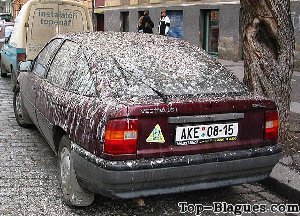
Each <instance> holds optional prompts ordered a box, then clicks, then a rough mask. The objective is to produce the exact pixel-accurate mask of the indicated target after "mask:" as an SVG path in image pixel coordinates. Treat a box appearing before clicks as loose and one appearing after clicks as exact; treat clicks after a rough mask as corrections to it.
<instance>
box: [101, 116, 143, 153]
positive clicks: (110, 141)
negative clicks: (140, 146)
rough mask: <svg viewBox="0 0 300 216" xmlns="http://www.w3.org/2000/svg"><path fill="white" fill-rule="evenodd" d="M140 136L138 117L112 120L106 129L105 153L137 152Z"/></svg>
mask: <svg viewBox="0 0 300 216" xmlns="http://www.w3.org/2000/svg"><path fill="white" fill-rule="evenodd" d="M137 136H138V120H137V119H117V120H110V121H109V122H108V124H107V126H106V130H105V143H104V153H107V154H112V155H120V154H135V153H136V144H137Z"/></svg>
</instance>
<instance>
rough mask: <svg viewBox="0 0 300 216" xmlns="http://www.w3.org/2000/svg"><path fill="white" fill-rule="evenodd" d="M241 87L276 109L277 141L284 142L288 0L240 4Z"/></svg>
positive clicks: (289, 56)
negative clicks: (241, 43)
mask: <svg viewBox="0 0 300 216" xmlns="http://www.w3.org/2000/svg"><path fill="white" fill-rule="evenodd" d="M240 2H241V7H242V20H243V25H244V28H243V43H244V44H243V45H244V57H245V59H244V65H245V75H244V83H245V84H246V85H248V86H249V88H250V89H251V90H252V91H254V92H255V93H257V94H260V95H265V96H267V97H269V98H271V99H273V100H274V101H275V102H276V104H277V107H278V111H279V118H280V126H279V138H280V139H281V140H284V139H287V138H288V131H289V125H288V118H289V111H290V103H291V99H290V93H291V76H292V73H293V60H294V56H293V52H294V29H293V25H292V20H291V12H290V1H289V0H281V1H278V0H260V1H259V0H241V1H240Z"/></svg>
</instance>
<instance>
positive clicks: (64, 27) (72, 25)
mask: <svg viewBox="0 0 300 216" xmlns="http://www.w3.org/2000/svg"><path fill="white" fill-rule="evenodd" d="M58 10H59V14H60V16H61V17H64V18H61V19H60V20H59V26H58V27H59V29H58V30H59V33H67V32H82V31H88V30H89V29H88V27H89V24H88V22H87V16H89V15H88V14H86V11H85V10H84V8H83V7H79V6H77V5H71V4H66V3H62V4H60V5H59V6H58Z"/></svg>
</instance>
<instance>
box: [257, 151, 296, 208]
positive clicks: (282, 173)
mask: <svg viewBox="0 0 300 216" xmlns="http://www.w3.org/2000/svg"><path fill="white" fill-rule="evenodd" d="M299 159H300V154H296V155H294V156H285V157H283V158H282V159H280V161H279V162H278V163H277V164H276V166H275V167H274V168H273V170H272V172H271V174H270V177H269V178H268V179H266V180H264V181H262V183H263V184H264V185H265V186H266V187H268V188H269V189H270V190H272V191H274V192H276V193H277V194H280V195H281V196H283V197H286V198H288V199H289V200H290V201H293V202H295V203H299V200H300V172H299V170H297V168H298V169H299V164H298V163H299V161H298V160H299Z"/></svg>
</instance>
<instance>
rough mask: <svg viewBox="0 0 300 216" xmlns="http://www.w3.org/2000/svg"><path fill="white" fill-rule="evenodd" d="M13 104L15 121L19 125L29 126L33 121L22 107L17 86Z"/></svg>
mask: <svg viewBox="0 0 300 216" xmlns="http://www.w3.org/2000/svg"><path fill="white" fill-rule="evenodd" d="M13 106H14V113H15V117H16V120H17V123H18V124H19V125H20V126H21V127H30V126H31V125H32V124H33V123H32V121H31V119H30V117H29V115H28V113H27V111H26V108H25V107H24V104H23V100H22V97H21V93H20V87H19V86H17V88H16V90H15V91H14V98H13Z"/></svg>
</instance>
